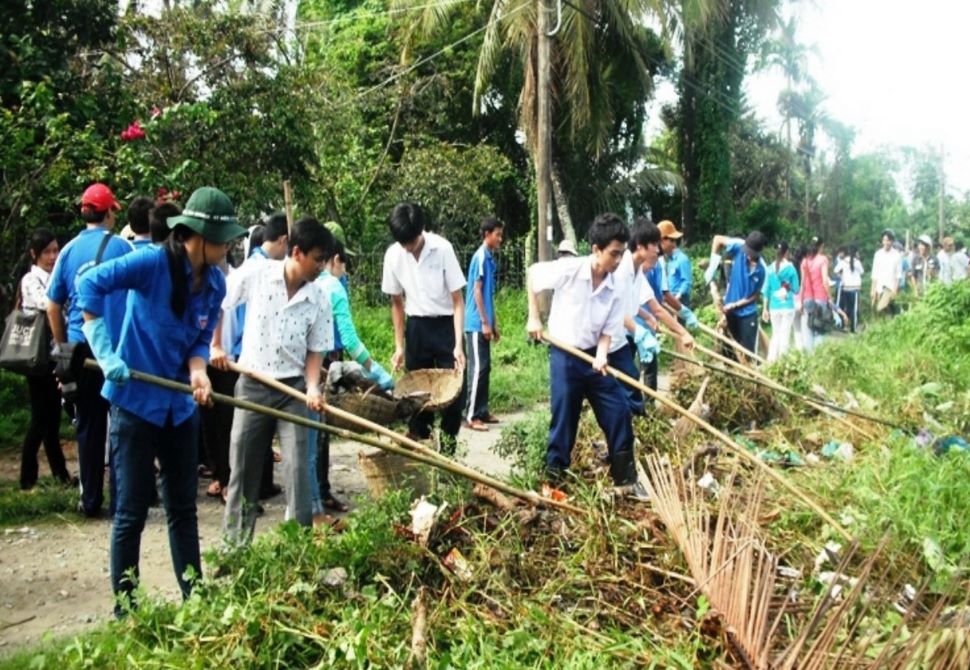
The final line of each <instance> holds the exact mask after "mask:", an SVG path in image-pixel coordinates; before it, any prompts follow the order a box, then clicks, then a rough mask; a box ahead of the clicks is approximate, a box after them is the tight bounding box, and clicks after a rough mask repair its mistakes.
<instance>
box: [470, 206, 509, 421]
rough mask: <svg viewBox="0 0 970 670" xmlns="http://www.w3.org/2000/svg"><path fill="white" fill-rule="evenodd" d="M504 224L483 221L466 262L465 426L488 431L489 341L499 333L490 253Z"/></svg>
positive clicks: (490, 219)
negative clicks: (479, 241) (477, 243)
mask: <svg viewBox="0 0 970 670" xmlns="http://www.w3.org/2000/svg"><path fill="white" fill-rule="evenodd" d="M504 228H505V227H504V224H503V223H502V222H501V221H499V220H498V219H496V218H495V217H491V216H490V217H487V218H486V219H485V220H483V221H482V225H481V227H480V228H479V232H480V234H481V236H482V244H481V246H480V247H478V249H477V250H476V251H475V253H474V254H473V255H472V259H471V262H469V264H468V280H469V281H468V284H467V286H466V290H465V306H466V308H465V347H466V349H467V355H466V360H467V361H468V379H467V381H466V384H467V386H468V403H467V405H468V406H467V407H466V408H465V426H466V427H468V428H471V429H472V430H488V424H490V423H498V422H499V420H498V418H496V417H495V415H493V414H492V413H491V412H490V411H489V409H488V386H489V384H488V382H489V376H490V374H491V370H492V342H496V343H497V342H498V341H499V339H500V338H501V332H500V331H499V328H498V320H497V319H496V315H495V281H496V274H497V269H496V267H495V258H494V257H493V254H494V253H495V252H496V251H498V250H499V247H501V246H502V235H503V231H504Z"/></svg>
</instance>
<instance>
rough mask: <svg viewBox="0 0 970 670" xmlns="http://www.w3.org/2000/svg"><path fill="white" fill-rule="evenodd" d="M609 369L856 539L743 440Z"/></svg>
mask: <svg viewBox="0 0 970 670" xmlns="http://www.w3.org/2000/svg"><path fill="white" fill-rule="evenodd" d="M542 339H543V340H544V341H545V342H547V343H549V344H551V345H552V346H554V347H556V348H557V349H561V350H562V351H565V352H566V353H568V354H572V355H573V356H575V357H577V358H579V359H581V360H584V361H586V362H587V363H590V364H592V363H593V357H592V356H590V355H589V354H587V353H586V352H585V351H582V350H580V349H577V348H576V347H573V346H571V345H569V344H566V343H565V342H562V341H560V340H558V339H556V338H554V337H552V336H551V335H549V334H547V333H543V334H542ZM606 370H607V372H609V373H610V374H611V375H613V376H614V377H616V378H617V379H618V380H620V381H621V382H623V383H624V384H626V385H627V386H629V387H631V388H634V389H637V390H638V391H642V392H643V393H646V394H647V395H648V396H650V397H651V398H653V399H654V400H656V401H658V402H660V403H661V404H662V405H665V406H667V407H669V408H670V409H672V410H674V411H675V412H677V413H678V414H680V415H681V416H685V417H687V419H688V420H690V421H693V422H694V423H696V424H697V425H698V426H699V427H700V428H702V429H703V430H704V431H706V432H707V433H710V434H711V435H712V436H713V437H714V438H716V439H717V440H718V441H719V442H721V443H722V444H723V445H724V446H726V447H727V448H728V449H730V450H731V451H733V452H734V453H736V454H737V455H738V456H740V457H741V458H742V459H743V460H746V461H748V462H749V463H750V464H752V465H753V466H755V467H756V468H758V469H759V470H761V471H762V472H764V473H765V475H766V476H767V477H768V478H769V479H771V480H772V481H773V482H775V483H776V484H778V485H779V486H781V487H782V488H784V489H785V490H786V491H788V492H789V493H791V494H792V495H794V496H795V497H796V498H798V499H799V500H801V501H802V502H803V503H804V504H805V505H806V506H807V507H808V508H809V509H811V510H812V511H814V512H815V513H816V514H818V515H819V516H820V517H821V518H822V519H823V520H824V521H825V522H826V523H827V524H829V525H830V526H831V527H832V528H833V529H835V531H836V532H837V533H838V534H839V535H841V536H842V537H844V538H845V539H846V540H852V535H850V534H849V532H848V531H847V530H846V529H845V528H843V527H842V526H841V525H840V524H839V522H838V521H836V520H835V519H833V518H832V516H831V515H829V513H828V512H826V511H825V510H824V509H822V508H821V507H820V506H819V504H818V503H816V502H815V501H814V500H812V499H811V498H809V497H808V495H806V494H805V493H804V492H803V491H802V490H801V489H799V488H798V487H797V486H795V485H794V484H792V483H791V482H790V481H788V480H787V479H785V478H784V477H782V476H781V475H780V474H778V473H777V472H775V471H774V470H773V469H772V468H770V467H769V466H768V465H767V464H766V463H764V462H763V461H762V460H761V459H760V458H758V457H757V456H755V455H754V454H752V453H751V452H749V451H748V450H747V449H745V448H744V447H742V446H740V445H739V444H737V443H736V442H735V441H734V440H732V439H731V438H730V437H729V436H728V435H726V434H724V433H722V432H721V431H719V430H718V429H717V428H715V427H714V426H712V425H711V424H709V423H708V422H707V421H705V420H704V419H702V418H700V417H699V416H697V415H695V414H694V413H692V412H690V411H689V410H686V409H684V408H683V407H681V406H680V405H678V404H677V403H675V402H674V401H672V400H669V399H667V398H665V397H664V396H662V395H660V394H659V393H657V392H656V391H654V390H653V389H652V388H650V387H649V386H647V385H645V384H641V383H640V382H639V381H638V380H636V379H634V378H633V377H631V376H629V375H627V374H625V373H623V372H621V371H619V370H617V369H615V368H612V367H607V368H606Z"/></svg>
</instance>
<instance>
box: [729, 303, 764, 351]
mask: <svg viewBox="0 0 970 670" xmlns="http://www.w3.org/2000/svg"><path fill="white" fill-rule="evenodd" d="M727 325H728V330H730V331H731V335H732V336H733V337H734V339H735V340H737V342H738V344H740V345H741V346H742V347H744V348H745V349H747V350H748V351H750V352H751V353H757V352H758V312H757V310H755V311H754V312H752V313H751V314H747V315H745V316H738V315H736V314H733V313H732V314H728V315H727ZM731 358H735V356H734V355H732V356H731Z"/></svg>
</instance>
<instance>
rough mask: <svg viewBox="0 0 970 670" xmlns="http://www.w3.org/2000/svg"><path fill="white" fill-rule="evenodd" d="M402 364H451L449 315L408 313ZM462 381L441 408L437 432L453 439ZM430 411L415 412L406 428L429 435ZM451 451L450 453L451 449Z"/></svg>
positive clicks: (461, 402) (452, 329) (418, 366)
mask: <svg viewBox="0 0 970 670" xmlns="http://www.w3.org/2000/svg"><path fill="white" fill-rule="evenodd" d="M404 367H406V368H407V369H408V370H423V369H427V368H444V369H450V368H454V367H455V326H454V321H453V319H452V317H450V316H409V317H408V319H407V321H406V322H405V326H404ZM465 389H466V381H465V380H464V379H463V380H462V385H461V393H460V394H459V395H458V397H457V398H455V402H453V403H451V404H450V405H448V407H446V408H444V409H443V410H441V432H442V433H444V434H445V436H446V437H448V438H451V441H452V442H453V441H454V439H455V437H456V436H457V435H458V429H459V428H461V412H462V409H464V407H465ZM433 423H434V414H433V413H431V412H420V413H418V414H415V415H414V416H413V417H412V418H411V421H410V423H409V424H408V430H410V431H411V433H413V434H414V435H417V436H418V437H419V438H421V439H426V438H428V437H429V436H430V435H431V426H432V424H433ZM452 453H454V451H453V449H452Z"/></svg>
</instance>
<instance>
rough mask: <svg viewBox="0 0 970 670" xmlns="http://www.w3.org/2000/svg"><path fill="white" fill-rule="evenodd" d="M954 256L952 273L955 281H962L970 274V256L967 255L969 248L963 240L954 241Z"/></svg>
mask: <svg viewBox="0 0 970 670" xmlns="http://www.w3.org/2000/svg"><path fill="white" fill-rule="evenodd" d="M953 247H954V249H956V251H954V252H953V258H952V259H951V261H952V263H951V268H950V270H951V273H952V276H953V281H961V280H963V279H966V278H967V275H968V274H970V256H967V248H966V245H964V244H963V242H958V241H954V243H953Z"/></svg>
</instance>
